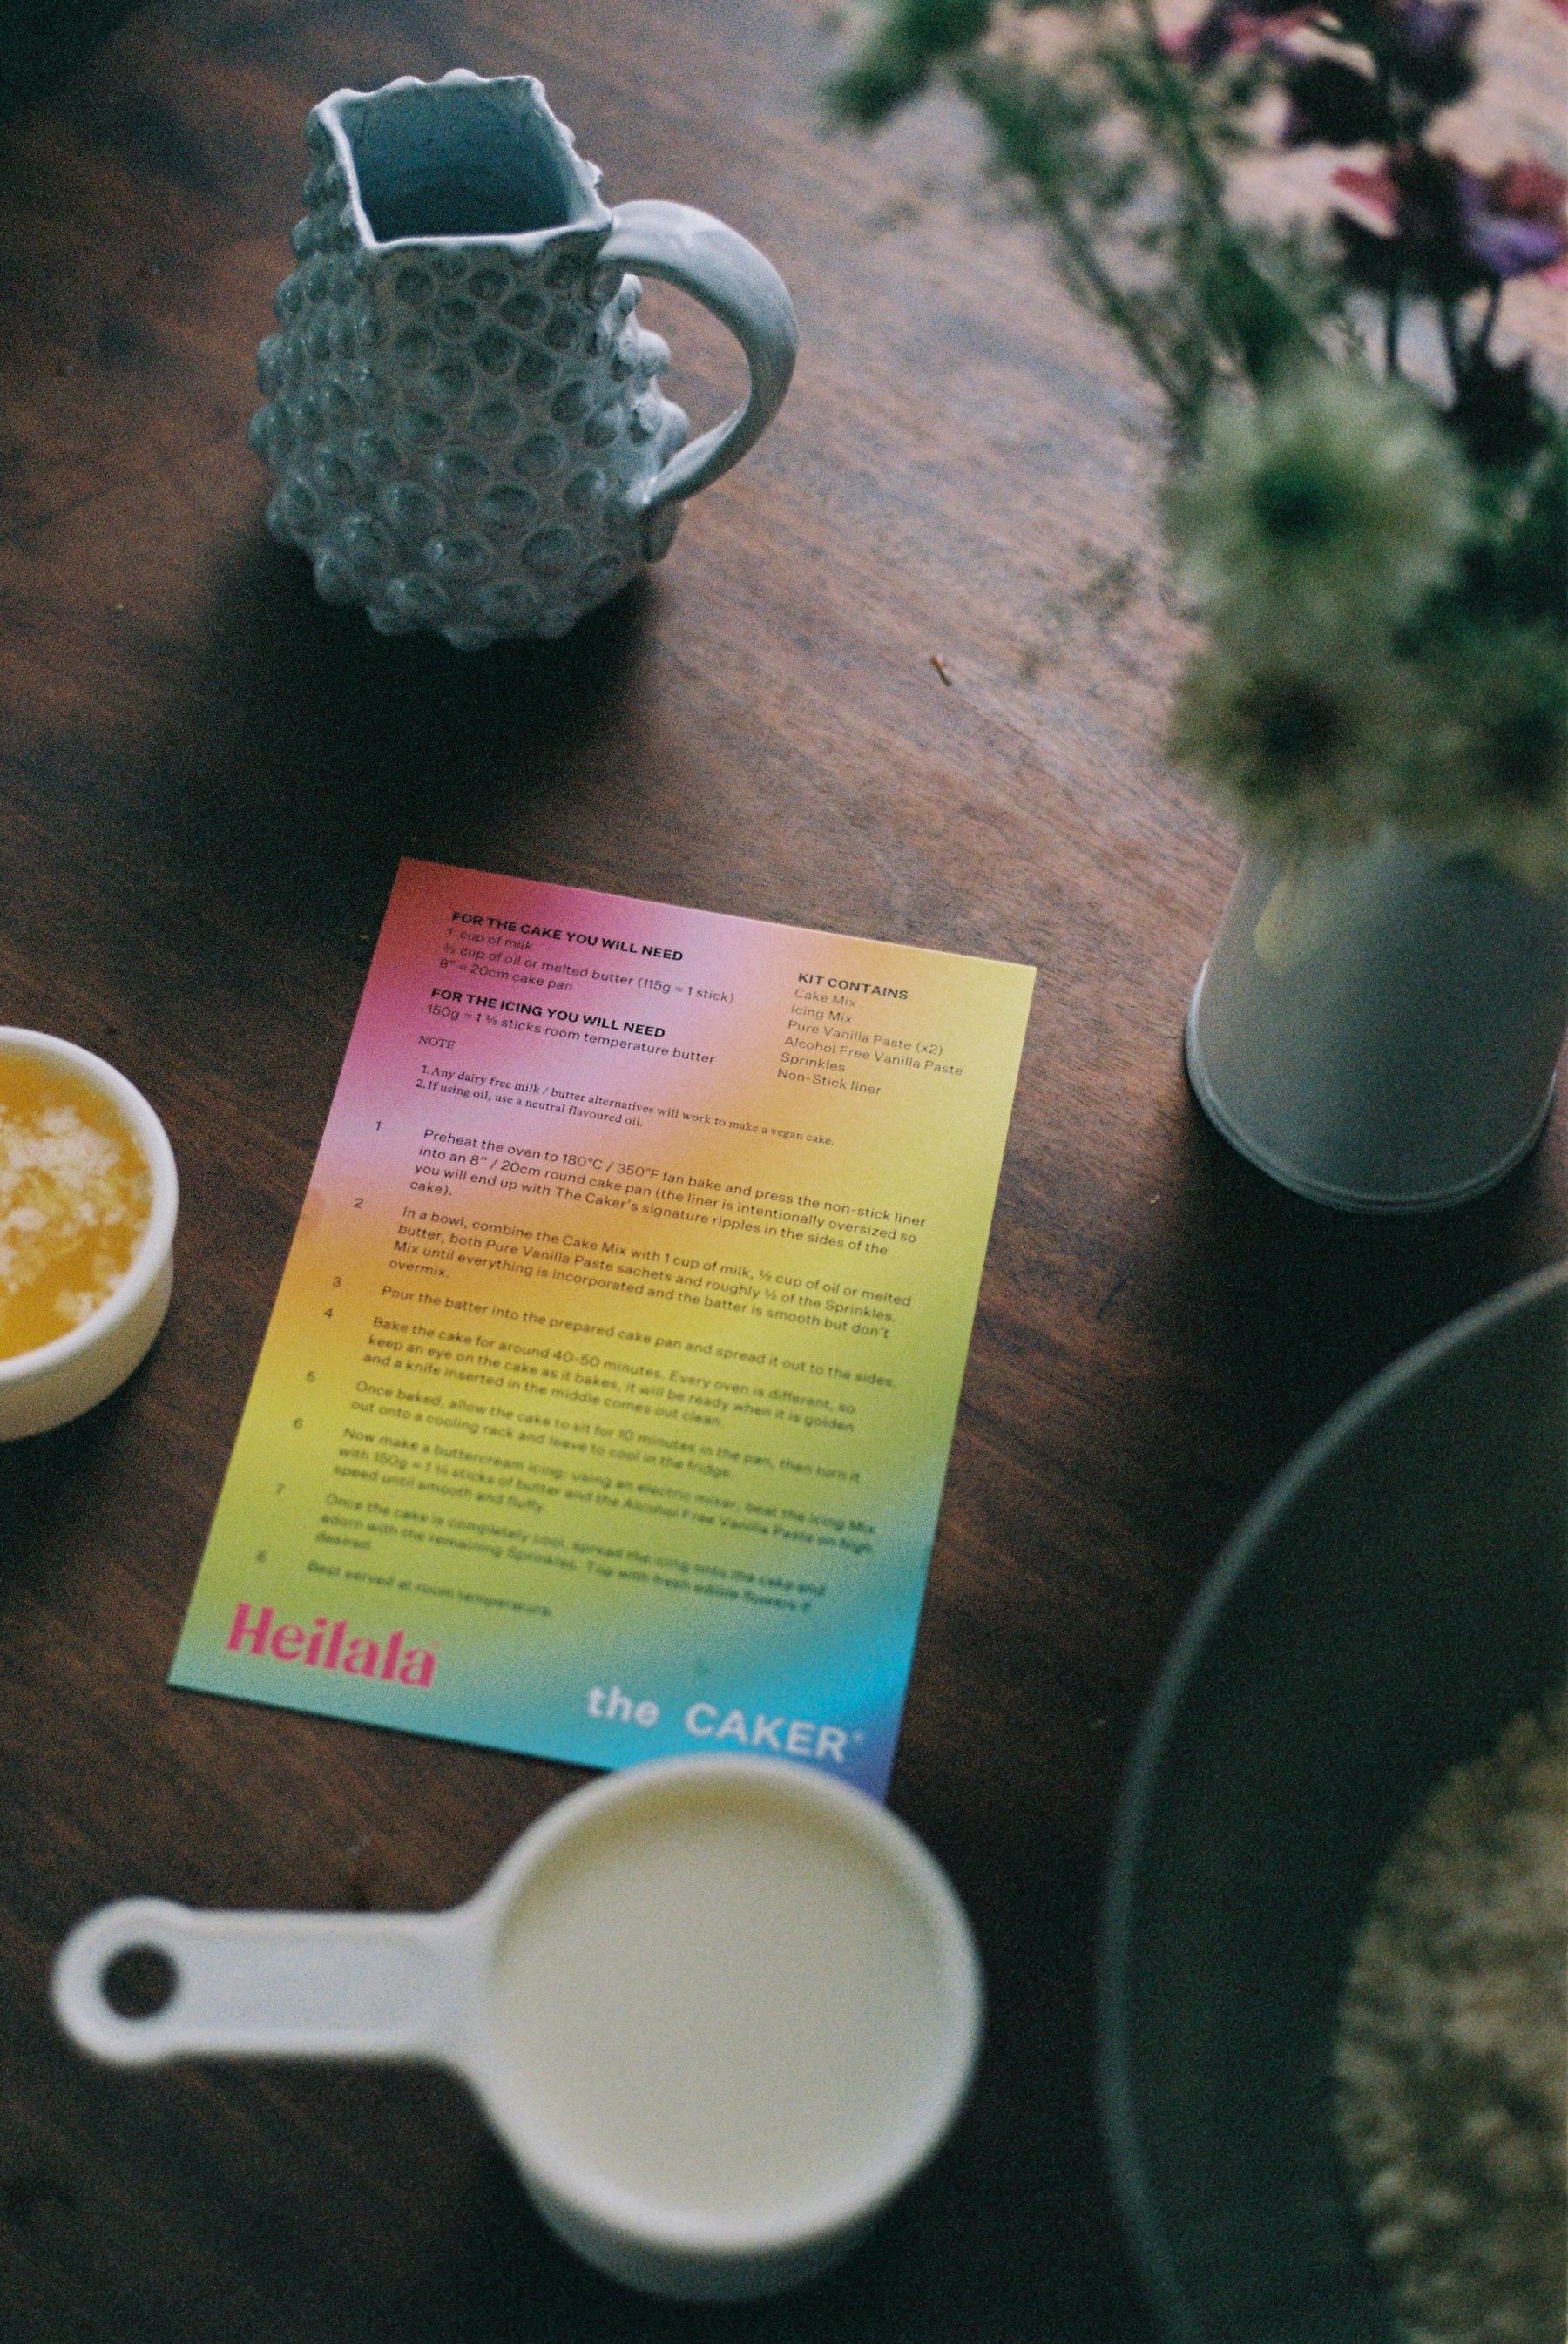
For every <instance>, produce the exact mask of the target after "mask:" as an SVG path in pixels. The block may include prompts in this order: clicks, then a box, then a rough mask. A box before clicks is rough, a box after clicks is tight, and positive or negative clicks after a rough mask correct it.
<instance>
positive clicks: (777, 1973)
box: [493, 1781, 953, 2219]
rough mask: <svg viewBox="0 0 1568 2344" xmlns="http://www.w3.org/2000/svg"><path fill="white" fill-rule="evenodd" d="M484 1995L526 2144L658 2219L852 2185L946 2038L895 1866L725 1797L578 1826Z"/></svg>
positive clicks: (722, 1790)
mask: <svg viewBox="0 0 1568 2344" xmlns="http://www.w3.org/2000/svg"><path fill="white" fill-rule="evenodd" d="M493 1989H494V2010H495V2016H496V2023H497V2033H498V2035H499V2036H500V2037H501V2040H502V2041H504V2042H505V2043H506V2044H507V2045H508V2046H509V2047H510V2051H511V2056H512V2058H513V2060H514V2061H515V2066H514V2067H513V2070H512V2074H511V2077H510V2078H509V2087H508V2096H509V2097H510V2096H511V2094H512V2093H515V2094H516V2097H517V2103H518V2105H519V2106H526V2107H527V2108H528V2109H529V2111H530V2117H531V2127H537V2130H538V2133H539V2134H542V2135H545V2136H549V2137H553V2139H554V2141H555V2142H556V2144H557V2146H558V2148H559V2150H560V2151H561V2153H562V2154H564V2155H565V2156H566V2157H569V2158H571V2159H572V2161H573V2162H575V2163H578V2164H579V2165H580V2166H581V2167H582V2169H584V2170H585V2171H587V2172H590V2173H594V2174H597V2175H600V2176H602V2177H603V2178H604V2179H605V2180H606V2181H609V2182H612V2183H613V2184H616V2185H618V2186H619V2187H621V2188H622V2189H624V2190H626V2191H628V2192H630V2193H632V2195H634V2196H635V2197H638V2198H639V2199H641V2200H642V2201H643V2202H644V2203H646V2204H648V2205H650V2206H651V2207H654V2208H667V2209H669V2210H670V2211H671V2212H702V2213H705V2214H714V2215H722V2216H725V2217H728V2218H742V2219H744V2218H747V2217H749V2216H753V2215H755V2216H776V2215H780V2214H783V2213H784V2212H785V2211H786V2210H787V2208H789V2207H790V2206H791V2205H792V2204H794V2203H798V2202H800V2201H801V2200H803V2199H808V2198H809V2199H815V2198H817V2197H820V2196H822V2195H824V2194H825V2193H830V2192H832V2191H833V2190H835V2188H836V2187H841V2186H844V2187H848V2186H852V2185H854V2184H855V2182H856V2181H858V2180H860V2179H862V2178H863V2177H864V2176H865V2171H866V2167H867V2166H868V2164H870V2165H875V2163H876V2162H877V2161H879V2159H880V2157H882V2156H884V2155H885V2153H887V2152H888V2151H889V2150H890V2149H891V2148H892V2147H895V2145H896V2144H897V2143H899V2142H900V2141H902V2140H903V2139H904V2138H905V2137H906V2136H907V2134H908V2133H909V2131H910V2130H911V2129H912V2127H914V2126H915V2125H916V2121H917V2118H918V2115H919V2112H920V2111H921V2110H922V2108H923V2107H924V2106H925V2105H926V2102H927V2101H928V2098H929V2095H930V2090H931V2084H932V2075H933V2067H934V2065H935V2064H936V2060H937V2058H938V2051H939V2046H941V2045H942V2044H943V2042H944V2040H945V2038H946V2037H947V2036H950V2034H951V2030H952V2024H953V2017H952V2012H951V2009H950V2007H949V2003H950V1998H951V1997H950V1995H949V1993H947V1992H946V1991H945V1988H944V1984H943V1972H942V1967H941V1963H940V1958H939V1953H938V1947H937V1944H936V1936H935V1933H934V1931H933V1928H932V1925H931V1924H930V1922H929V1920H928V1918H927V1917H926V1913H925V1911H924V1910H923V1909H922V1906H921V1904H919V1902H918V1901H917V1900H916V1895H915V1894H914V1892H913V1890H912V1889H911V1888H910V1887H909V1886H908V1885H906V1884H905V1882H904V1880H903V1879H902V1878H901V1877H900V1876H899V1874H898V1873H897V1871H896V1870H895V1868H894V1866H893V1864H891V1863H890V1862H889V1861H887V1860H886V1859H885V1857H884V1856H883V1855H882V1854H880V1853H879V1852H878V1851H877V1850H876V1849H875V1848H874V1847H871V1846H868V1845H867V1844H866V1842H865V1840H864V1839H862V1838H855V1837H852V1836H851V1834H850V1833H849V1832H848V1831H847V1830H845V1828H844V1827H843V1826H842V1825H841V1824H839V1822H838V1821H837V1819H836V1818H835V1816H834V1815H833V1814H831V1813H814V1812H811V1811H810V1810H805V1811H798V1810H796V1811H791V1810H785V1811H784V1812H781V1811H780V1809H779V1807H778V1806H777V1805H775V1804H774V1803H773V1802H771V1801H770V1800H768V1799H766V1798H765V1797H763V1796H759V1795H758V1794H757V1793H755V1792H754V1791H753V1790H752V1789H751V1788H749V1787H747V1786H743V1785H740V1784H737V1783H734V1782H733V1781H726V1782H723V1783H719V1782H715V1783H714V1786H713V1791H712V1792H711V1793H710V1792H708V1791H707V1790H706V1788H705V1787H703V1788H697V1787H694V1786H693V1783H691V1782H689V1781H688V1782H686V1783H682V1784H680V1785H679V1786H677V1787H675V1788H673V1789H672V1790H671V1792H670V1793H668V1795H666V1796H664V1797H663V1798H661V1799H659V1800H657V1801H653V1800H647V1801H644V1802H643V1803H641V1804H640V1805H638V1806H635V1807H633V1808H632V1809H630V1810H628V1811H626V1812H621V1811H618V1810H615V1809H611V1810H610V1811H608V1812H606V1813H605V1814H603V1815H602V1816H601V1817H597V1818H594V1819H593V1820H592V1821H590V1822H586V1823H585V1824H583V1826H582V1827H581V1828H580V1829H579V1830H578V1831H577V1832H576V1833H575V1834H574V1835H573V1836H572V1839H571V1840H570V1842H569V1843H567V1844H564V1845H562V1846H561V1847H560V1848H558V1849H556V1850H555V1851H554V1852H553V1853H552V1854H550V1855H549V1856H547V1857H546V1859H545V1861H544V1862H543V1863H542V1864H541V1865H540V1866H539V1867H538V1868H537V1869H536V1871H535V1872H534V1873H533V1874H532V1875H531V1877H530V1878H529V1879H528V1880H527V1881H526V1882H525V1884H523V1886H522V1888H521V1893H520V1894H519V1896H518V1900H517V1903H516V1905H515V1907H514V1909H513V1911H512V1914H511V1916H510V1919H509V1921H508V1922H507V1924H506V1925H505V1926H504V1928H503V1930H502V1933H501V1939H500V1942H499V1944H498V1946H497V1950H496V1954H495V1970H494V1973H493Z"/></svg>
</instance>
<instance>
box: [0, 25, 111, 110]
mask: <svg viewBox="0 0 1568 2344" xmlns="http://www.w3.org/2000/svg"><path fill="white" fill-rule="evenodd" d="M133 5H135V0H0V116H5V115H7V114H15V112H16V110H17V108H18V107H20V106H25V105H27V104H28V103H29V101H30V100H31V99H33V98H35V97H37V96H41V95H42V93H43V92H44V91H45V90H46V89H47V88H48V86H49V85H50V83H51V82H56V81H58V80H59V79H60V77H61V76H62V75H64V74H67V73H69V72H70V70H71V68H72V66H77V65H80V63H81V62H82V59H83V58H84V57H85V56H89V55H90V53H91V52H92V51H93V50H94V49H96V47H97V45H98V43H99V42H100V41H102V40H106V38H107V37H108V35H109V34H110V33H111V32H113V30H114V28H115V26H116V25H117V24H118V23H119V21H120V19H121V17H122V16H128V15H130V13H131V9H132V7H133Z"/></svg>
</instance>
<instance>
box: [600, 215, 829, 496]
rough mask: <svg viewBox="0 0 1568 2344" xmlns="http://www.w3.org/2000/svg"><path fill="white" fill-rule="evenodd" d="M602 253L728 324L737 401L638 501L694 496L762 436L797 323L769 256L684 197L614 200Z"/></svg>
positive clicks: (786, 375)
mask: <svg viewBox="0 0 1568 2344" xmlns="http://www.w3.org/2000/svg"><path fill="white" fill-rule="evenodd" d="M599 260H600V263H601V265H604V264H606V263H610V262H614V261H619V262H620V263H621V265H622V268H640V269H642V270H643V271H644V272H645V273H646V274H647V275H648V276H650V277H662V278H664V280H665V282H666V283H667V284H670V285H676V286H679V288H680V289H681V291H682V292H683V293H690V294H691V295H692V297H693V299H695V300H698V301H701V302H702V303H703V306H704V308H709V309H711V310H712V311H713V315H714V317H715V318H718V319H719V321H720V323H721V324H722V325H725V326H727V327H728V328H729V329H730V331H731V333H732V334H733V336H734V338H735V339H736V340H737V341H738V342H739V344H740V346H741V348H742V349H743V350H744V352H745V356H746V365H747V368H748V369H749V370H750V374H751V385H750V388H749V389H748V391H747V394H746V399H745V404H744V406H743V407H737V408H736V409H735V411H734V413H733V415H731V416H729V417H727V418H726V419H725V420H724V421H723V423H720V424H716V425H715V426H714V428H713V430H712V431H704V432H703V435H702V437H701V439H699V440H693V442H692V444H691V446H690V447H689V448H683V450H681V452H680V454H679V455H678V456H673V457H672V458H671V459H670V461H669V462H668V463H667V464H666V465H665V466H664V468H663V471H660V472H657V473H655V474H654V477H653V479H652V482H651V483H650V485H649V487H648V489H647V490H646V491H645V492H644V496H643V505H644V509H645V510H647V511H649V512H656V511H657V510H658V509H659V507H660V506H661V505H664V504H668V503H669V502H670V501H671V500H672V498H673V499H676V500H682V499H684V498H686V497H694V496H695V495H696V493H697V491H698V490H699V489H705V488H706V487H707V486H708V484H709V482H710V481H712V480H717V479H718V477H719V475H720V473H721V472H727V471H728V470H729V469H730V466H731V465H732V464H738V463H739V462H740V460H741V458H742V457H743V456H744V454H745V452H746V450H747V449H748V448H750V447H752V446H753V445H754V443H755V442H756V441H757V440H760V439H761V438H762V435H763V433H764V431H765V430H766V429H767V428H768V425H769V424H770V423H771V422H772V421H773V419H774V416H775V415H776V414H777V413H778V411H779V409H780V407H781V406H782V405H783V403H784V393H785V391H786V390H787V389H789V379H790V376H791V375H792V374H793V373H794V359H795V351H796V349H798V348H799V344H800V327H799V325H798V323H797V322H796V318H795V314H794V302H793V301H792V300H791V299H790V298H789V292H788V289H787V288H786V287H785V284H784V278H782V277H781V276H780V275H779V273H778V270H777V269H776V268H774V265H773V262H772V261H771V260H767V259H764V257H763V255H762V254H761V253H760V252H759V251H758V250H757V248H756V246H755V245H754V244H748V243H747V242H746V239H745V237H744V236H738V235H737V234H736V232H735V230H734V229H733V227H725V226H724V223H723V220H718V219H714V217H713V214H712V213H711V212H700V211H697V210H695V209H694V208H693V206H692V205H690V204H669V203H661V202H659V201H656V200H654V201H649V202H643V203H634V204H618V205H617V206H616V209H615V225H614V227H613V228H612V230H611V232H610V236H609V238H608V240H607V241H606V242H605V243H604V245H603V246H602V248H601V249H600V253H599Z"/></svg>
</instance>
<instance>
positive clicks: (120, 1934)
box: [50, 1896, 465, 2067]
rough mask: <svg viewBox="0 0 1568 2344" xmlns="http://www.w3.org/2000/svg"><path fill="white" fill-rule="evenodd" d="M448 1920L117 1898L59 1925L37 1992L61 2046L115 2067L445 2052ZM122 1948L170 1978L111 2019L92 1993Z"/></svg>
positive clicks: (454, 1983) (459, 1957)
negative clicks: (64, 1930)
mask: <svg viewBox="0 0 1568 2344" xmlns="http://www.w3.org/2000/svg"><path fill="white" fill-rule="evenodd" d="M455 1919H456V1916H455V1915H450V1914H444V1913H440V1914H437V1913H430V1914H426V1913H322V1914H307V1913H197V1912H192V1911H190V1910H189V1909H188V1908H187V1906H185V1905H183V1904H169V1903H167V1901H166V1900H165V1899H164V1898H162V1897H157V1896H132V1897H126V1898H124V1899H122V1900H121V1902H120V1903H118V1904H106V1905H105V1906H103V1907H102V1908H101V1910H99V1911H98V1912H96V1913H94V1914H91V1915H89V1916H88V1917H87V1919H86V1920H85V1921H81V1922H79V1923H78V1924H77V1925H76V1928H74V1929H73V1930H72V1932H71V1934H70V1935H69V1936H68V1937H67V1938H66V1942H65V1944H64V1945H62V1946H61V1948H60V1951H59V1953H58V1955H57V1956H56V1962H55V1970H54V1975H53V1978H52V1979H51V1981H50V1993H51V1998H52V2000H53V2002H54V2006H55V2015H56V2017H57V2018H58V2020H59V2022H60V2024H61V2026H63V2027H64V2028H65V2030H66V2034H67V2035H68V2036H70V2037H71V2039H72V2041H73V2042H75V2043H76V2044H77V2045H79V2046H80V2047H81V2048H82V2049H83V2050H84V2051H90V2052H92V2053H93V2054H94V2055H95V2056H96V2057H97V2058H99V2059H106V2060H108V2061H109V2062H110V2063H111V2064H112V2065H114V2066H130V2067H143V2066H153V2065H154V2064H156V2063H157V2061H159V2060H163V2059H177V2058H180V2057H184V2056H200V2057H214V2056H216V2057H220V2058H221V2057H240V2056H249V2057H254V2056H263V2057H269V2058H285V2059H300V2058H321V2059H353V2058H359V2059H364V2058H382V2059H434V2060H446V2059H450V2058H451V2056H453V2050H454V2044H453V2039H452V2027H453V2021H454V2014H455V2013H456V2012H458V2011H460V2008H461V2006H462V2003H463V1999H464V1992H463V1981H462V1972H463V1969H464V1962H463V1954H464V1951H465V1945H464V1933H463V1932H462V1930H461V1929H460V1927H456V1926H454V1922H455ZM132 1952H137V1953H142V1952H150V1953H153V1954H155V1955H160V1956H161V1957H162V1960H163V1961H164V1963H165V1964H166V1965H167V1968H168V1971H169V1973H170V1974H171V1976H172V1981H173V1983H172V1985H171V1987H170V1991H169V1994H168V1997H167V2001H166V2002H165V2003H164V2005H163V2006H162V2007H161V2008H160V2009H157V2010H156V2011H154V2012H152V2013H151V2014H150V2015H149V2016H146V2017H129V2016H123V2015H122V2014H121V2013H120V2012H119V2011H117V2010H116V2008H115V2007H114V2006H113V2004H112V2003H111V2002H110V2001H109V1999H108V1995H107V1992H106V1974H107V1972H108V1970H109V1968H110V1966H111V1965H112V1964H113V1963H114V1961H115V1960H116V1957H117V1956H118V1955H122V1954H128V1953H132Z"/></svg>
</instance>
